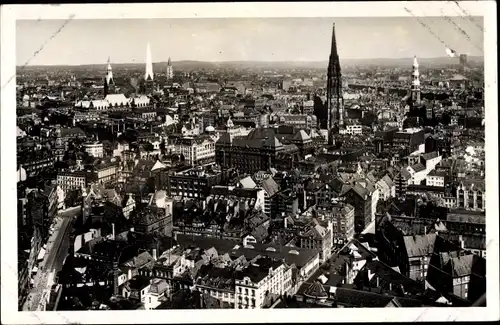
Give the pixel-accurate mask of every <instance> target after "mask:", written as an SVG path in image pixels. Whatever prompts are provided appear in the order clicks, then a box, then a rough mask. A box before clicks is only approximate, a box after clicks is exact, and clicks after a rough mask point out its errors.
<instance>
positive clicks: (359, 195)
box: [345, 184, 373, 233]
mask: <svg viewBox="0 0 500 325" xmlns="http://www.w3.org/2000/svg"><path fill="white" fill-rule="evenodd" d="M345 202H347V203H349V204H350V205H352V206H353V207H354V216H355V223H354V229H355V232H356V233H361V232H362V231H363V230H365V228H366V227H368V225H369V224H370V223H371V222H372V221H373V220H372V219H373V214H372V195H371V193H370V192H369V190H368V189H366V188H364V187H363V186H361V185H359V184H356V185H355V186H353V187H351V188H350V189H349V190H348V191H347V192H346V194H345Z"/></svg>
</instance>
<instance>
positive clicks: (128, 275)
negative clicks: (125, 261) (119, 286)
mask: <svg viewBox="0 0 500 325" xmlns="http://www.w3.org/2000/svg"><path fill="white" fill-rule="evenodd" d="M127 278H128V279H129V280H130V279H132V269H128V273H127Z"/></svg>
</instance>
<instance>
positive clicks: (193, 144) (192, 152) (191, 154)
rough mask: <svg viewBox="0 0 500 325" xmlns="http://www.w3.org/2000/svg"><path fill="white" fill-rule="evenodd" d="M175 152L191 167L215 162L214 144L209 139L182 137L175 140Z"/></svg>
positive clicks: (203, 137) (204, 137)
mask: <svg viewBox="0 0 500 325" xmlns="http://www.w3.org/2000/svg"><path fill="white" fill-rule="evenodd" d="M174 148H175V152H176V153H178V154H181V155H183V156H184V159H185V160H186V162H187V163H188V164H189V165H191V166H196V165H203V164H208V163H212V162H214V161H215V143H214V141H213V140H212V139H211V138H210V137H206V136H200V137H197V138H194V137H184V138H181V139H178V140H177V143H176V145H175V147H174Z"/></svg>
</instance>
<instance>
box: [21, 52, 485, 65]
mask: <svg viewBox="0 0 500 325" xmlns="http://www.w3.org/2000/svg"><path fill="white" fill-rule="evenodd" d="M468 57H483V58H484V55H468ZM444 58H447V56H446V55H443V56H432V57H419V56H417V59H425V60H429V59H444ZM448 58H450V59H458V58H459V57H458V56H456V57H448ZM407 59H408V60H413V57H399V58H387V57H385V58H344V59H343V60H350V61H362V60H407ZM341 61H342V60H341ZM167 62H168V59H167V60H166V61H157V62H153V64H158V63H167ZM171 62H172V63H175V62H200V63H215V64H217V63H234V62H241V63H245V62H255V63H323V62H328V60H327V59H325V60H279V61H274V60H225V61H210V60H189V59H186V60H177V61H174V60H171ZM106 64H107V61H106V62H104V61H103V63H84V64H33V65H31V64H28V65H16V68H25V67H45V66H47V67H49V66H52V67H55V66H62V67H65V66H68V67H81V66H87V65H106ZM113 64H116V65H122V64H146V61H144V62H115V63H113V62H112V61H111V65H113Z"/></svg>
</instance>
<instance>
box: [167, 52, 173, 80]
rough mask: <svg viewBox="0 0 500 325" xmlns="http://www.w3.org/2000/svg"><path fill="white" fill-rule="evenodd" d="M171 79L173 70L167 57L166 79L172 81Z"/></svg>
mask: <svg viewBox="0 0 500 325" xmlns="http://www.w3.org/2000/svg"><path fill="white" fill-rule="evenodd" d="M173 78H174V68H173V67H172V61H171V60H170V57H169V58H168V62H167V79H173Z"/></svg>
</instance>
